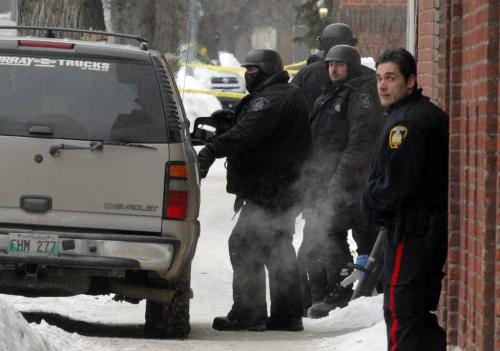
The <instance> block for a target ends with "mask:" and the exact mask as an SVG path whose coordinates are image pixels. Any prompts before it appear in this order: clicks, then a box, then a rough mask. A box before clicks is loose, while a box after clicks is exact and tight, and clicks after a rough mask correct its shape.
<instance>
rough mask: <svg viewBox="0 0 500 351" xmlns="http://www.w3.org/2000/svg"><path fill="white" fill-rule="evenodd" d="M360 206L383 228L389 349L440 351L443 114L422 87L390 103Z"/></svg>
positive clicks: (444, 187) (444, 185) (445, 125)
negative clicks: (384, 228)
mask: <svg viewBox="0 0 500 351" xmlns="http://www.w3.org/2000/svg"><path fill="white" fill-rule="evenodd" d="M386 114H387V121H386V124H385V126H384V129H383V132H382V134H381V139H380V141H379V143H378V146H377V153H376V157H375V160H374V162H373V165H372V170H371V173H370V178H369V186H368V188H367V189H366V190H365V191H364V192H363V195H362V201H361V206H362V209H363V212H364V213H365V214H366V216H367V217H368V218H369V219H370V221H371V222H373V223H379V224H384V225H386V226H387V228H388V237H387V240H386V243H385V257H384V259H385V265H384V292H385V295H384V313H385V320H386V324H387V334H388V340H389V342H388V350H394V351H396V350H397V351H400V350H405V351H408V350H412V351H413V350H415V351H417V350H440V351H444V350H445V349H446V338H445V333H444V331H443V330H442V329H441V327H439V325H438V323H437V319H436V315H434V314H432V313H431V312H430V311H434V310H436V309H437V305H438V302H439V295H440V291H441V279H442V278H443V275H444V274H443V272H442V268H443V265H444V262H445V260H446V253H447V198H448V192H447V191H448V185H447V184H448V116H447V115H446V113H444V112H443V111H442V110H440V109H439V108H438V107H436V106H435V105H434V104H432V103H431V102H429V100H428V98H426V97H424V96H422V94H421V91H420V90H416V91H414V92H413V93H412V94H411V95H408V96H406V97H404V98H402V99H400V100H399V101H397V102H396V103H394V104H393V105H391V106H389V108H388V110H387V112H386Z"/></svg>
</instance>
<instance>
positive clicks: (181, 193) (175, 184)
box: [163, 162, 188, 220]
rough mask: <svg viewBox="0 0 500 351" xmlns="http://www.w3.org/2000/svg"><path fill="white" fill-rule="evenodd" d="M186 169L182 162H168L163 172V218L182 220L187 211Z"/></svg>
mask: <svg viewBox="0 0 500 351" xmlns="http://www.w3.org/2000/svg"><path fill="white" fill-rule="evenodd" d="M187 176H188V169H187V166H186V164H185V163H184V162H168V163H167V166H166V173H165V197H164V199H165V204H164V208H163V218H165V219H177V220H184V219H186V217H187V212H188V183H187Z"/></svg>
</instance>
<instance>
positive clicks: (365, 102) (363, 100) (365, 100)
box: [359, 94, 372, 108]
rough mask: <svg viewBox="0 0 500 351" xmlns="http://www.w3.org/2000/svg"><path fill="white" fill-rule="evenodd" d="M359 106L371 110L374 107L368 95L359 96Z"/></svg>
mask: <svg viewBox="0 0 500 351" xmlns="http://www.w3.org/2000/svg"><path fill="white" fill-rule="evenodd" d="M359 104H360V106H361V107H362V108H371V107H372V98H371V97H370V95H368V94H360V95H359Z"/></svg>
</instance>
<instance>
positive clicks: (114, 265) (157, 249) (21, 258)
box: [0, 228, 179, 273]
mask: <svg viewBox="0 0 500 351" xmlns="http://www.w3.org/2000/svg"><path fill="white" fill-rule="evenodd" d="M9 232H11V233H30V234H50V235H57V236H58V239H59V247H60V252H59V254H58V255H53V256H40V255H37V254H30V253H16V254H11V253H8V251H7V248H8V243H9V235H8V234H9ZM178 247H179V241H177V240H175V239H171V238H164V237H153V236H142V235H126V234H96V233H92V234H89V233H61V232H52V231H43V232H41V231H40V232H39V231H28V230H19V229H13V230H8V231H6V230H4V228H1V229H0V263H14V264H16V263H17V264H20V263H24V264H42V265H50V266H55V267H74V268H97V269H119V270H128V269H135V270H147V271H154V272H158V273H164V272H166V271H168V269H169V268H170V266H171V264H172V262H173V260H174V256H175V254H176V252H177V250H178Z"/></svg>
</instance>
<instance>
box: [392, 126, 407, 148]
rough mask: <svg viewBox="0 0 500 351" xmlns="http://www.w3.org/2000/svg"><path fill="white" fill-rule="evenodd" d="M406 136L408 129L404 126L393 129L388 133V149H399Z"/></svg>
mask: <svg viewBox="0 0 500 351" xmlns="http://www.w3.org/2000/svg"><path fill="white" fill-rule="evenodd" d="M407 134H408V129H407V128H406V127H405V126H401V125H397V126H395V127H393V128H392V129H391V132H390V133H389V147H390V148H391V149H399V147H400V146H401V144H402V143H403V140H404V138H406V135H407Z"/></svg>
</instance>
